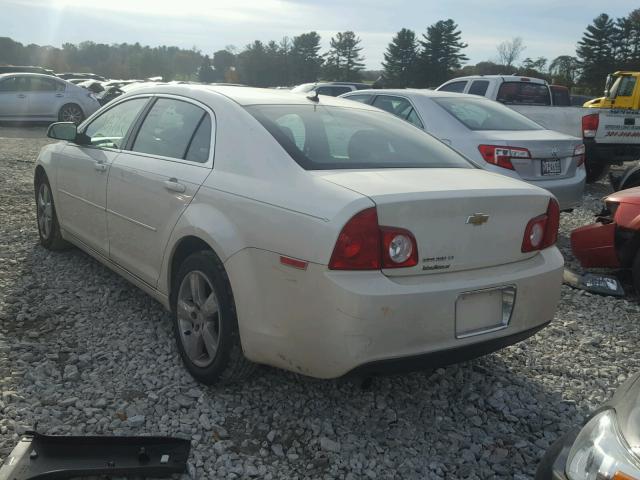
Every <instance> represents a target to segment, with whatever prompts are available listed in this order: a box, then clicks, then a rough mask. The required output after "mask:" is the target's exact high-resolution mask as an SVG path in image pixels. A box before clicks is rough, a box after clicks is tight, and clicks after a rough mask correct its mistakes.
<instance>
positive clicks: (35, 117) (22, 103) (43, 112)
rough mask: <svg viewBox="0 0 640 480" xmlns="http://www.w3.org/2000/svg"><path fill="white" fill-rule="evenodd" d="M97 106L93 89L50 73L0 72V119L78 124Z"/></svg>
mask: <svg viewBox="0 0 640 480" xmlns="http://www.w3.org/2000/svg"><path fill="white" fill-rule="evenodd" d="M99 108H100V104H99V103H98V100H97V99H96V98H95V96H94V95H93V93H91V92H89V91H87V90H86V89H84V88H82V87H79V86H77V85H74V84H73V83H71V82H67V81H66V80H63V79H61V78H58V77H54V76H53V75H41V74H39V73H6V74H2V75H0V121H12V122H25V121H38V122H42V121H58V120H60V121H64V122H73V123H76V124H78V123H80V122H82V121H83V120H84V119H85V118H87V117H88V116H89V115H91V114H92V113H94V112H95V111H96V110H98V109H99Z"/></svg>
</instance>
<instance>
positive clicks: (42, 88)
mask: <svg viewBox="0 0 640 480" xmlns="http://www.w3.org/2000/svg"><path fill="white" fill-rule="evenodd" d="M29 90H30V91H32V92H56V91H58V92H59V91H63V90H64V84H63V83H61V82H56V81H55V80H53V79H50V78H41V77H31V86H30V88H29Z"/></svg>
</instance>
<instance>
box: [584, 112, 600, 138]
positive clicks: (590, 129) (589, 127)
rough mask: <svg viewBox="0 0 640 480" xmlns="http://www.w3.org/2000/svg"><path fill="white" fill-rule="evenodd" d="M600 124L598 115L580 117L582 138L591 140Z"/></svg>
mask: <svg viewBox="0 0 640 480" xmlns="http://www.w3.org/2000/svg"><path fill="white" fill-rule="evenodd" d="M599 124H600V115H598V114H597V113H591V114H589V115H585V116H584V117H582V136H583V137H585V138H593V137H595V136H596V132H597V131H598V125H599Z"/></svg>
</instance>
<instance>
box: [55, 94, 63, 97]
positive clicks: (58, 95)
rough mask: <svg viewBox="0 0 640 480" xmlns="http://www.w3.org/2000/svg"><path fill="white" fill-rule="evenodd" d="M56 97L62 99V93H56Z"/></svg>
mask: <svg viewBox="0 0 640 480" xmlns="http://www.w3.org/2000/svg"><path fill="white" fill-rule="evenodd" d="M56 97H64V94H63V93H56Z"/></svg>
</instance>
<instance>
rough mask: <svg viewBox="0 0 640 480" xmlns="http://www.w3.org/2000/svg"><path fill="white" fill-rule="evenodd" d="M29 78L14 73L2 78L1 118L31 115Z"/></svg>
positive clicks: (0, 95)
mask: <svg viewBox="0 0 640 480" xmlns="http://www.w3.org/2000/svg"><path fill="white" fill-rule="evenodd" d="M28 93H29V78H28V77H26V76H21V75H14V76H11V77H6V78H3V79H2V80H0V118H3V117H5V118H9V117H28V116H29V100H28Z"/></svg>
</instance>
